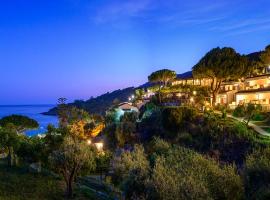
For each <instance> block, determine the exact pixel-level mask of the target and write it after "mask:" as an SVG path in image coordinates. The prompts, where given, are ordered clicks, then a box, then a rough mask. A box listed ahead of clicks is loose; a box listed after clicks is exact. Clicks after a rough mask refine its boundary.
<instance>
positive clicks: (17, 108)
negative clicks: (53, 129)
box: [0, 105, 58, 136]
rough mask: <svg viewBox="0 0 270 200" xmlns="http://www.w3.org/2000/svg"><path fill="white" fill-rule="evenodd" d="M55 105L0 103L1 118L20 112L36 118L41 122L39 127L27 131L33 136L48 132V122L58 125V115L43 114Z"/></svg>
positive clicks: (27, 133)
mask: <svg viewBox="0 0 270 200" xmlns="http://www.w3.org/2000/svg"><path fill="white" fill-rule="evenodd" d="M54 106H55V105H12V106H2V105H0V118H2V117H4V116H8V115H11V114H19V115H25V116H28V117H30V118H32V119H35V120H36V121H37V122H38V123H39V128H38V129H36V130H29V131H26V135H29V136H33V135H37V134H39V133H44V132H46V128H47V126H48V124H53V125H55V126H57V123H58V122H57V117H56V116H47V115H42V114H41V113H42V112H46V111H48V110H49V109H51V108H53V107H54Z"/></svg>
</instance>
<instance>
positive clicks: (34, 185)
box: [0, 159, 98, 200]
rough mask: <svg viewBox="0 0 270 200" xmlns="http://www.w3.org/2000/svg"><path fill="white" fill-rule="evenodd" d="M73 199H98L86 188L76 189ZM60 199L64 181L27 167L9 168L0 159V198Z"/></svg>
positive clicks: (4, 199)
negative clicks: (34, 171)
mask: <svg viewBox="0 0 270 200" xmlns="http://www.w3.org/2000/svg"><path fill="white" fill-rule="evenodd" d="M75 194H76V195H75V196H76V197H75V198H74V199H73V200H85V199H90V200H91V199H98V198H97V197H96V196H95V194H94V193H93V192H91V191H89V190H86V189H80V190H79V189H76V191H75ZM30 199H31V200H33V199H38V200H61V199H63V200H64V199H65V198H64V183H63V182H62V181H61V180H58V179H56V178H53V177H51V176H47V175H42V174H33V173H29V171H28V170H27V168H22V167H17V168H12V169H9V168H7V166H6V163H5V162H4V160H1V159H0V200H30Z"/></svg>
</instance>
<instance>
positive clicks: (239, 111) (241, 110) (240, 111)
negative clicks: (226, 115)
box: [233, 105, 245, 117]
mask: <svg viewBox="0 0 270 200" xmlns="http://www.w3.org/2000/svg"><path fill="white" fill-rule="evenodd" d="M233 116H234V117H244V116H245V106H244V105H238V106H237V107H236V108H235V109H234V111H233Z"/></svg>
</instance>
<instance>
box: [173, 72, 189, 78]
mask: <svg viewBox="0 0 270 200" xmlns="http://www.w3.org/2000/svg"><path fill="white" fill-rule="evenodd" d="M176 78H177V79H191V78H193V75H192V71H188V72H185V73H182V74H177V76H176Z"/></svg>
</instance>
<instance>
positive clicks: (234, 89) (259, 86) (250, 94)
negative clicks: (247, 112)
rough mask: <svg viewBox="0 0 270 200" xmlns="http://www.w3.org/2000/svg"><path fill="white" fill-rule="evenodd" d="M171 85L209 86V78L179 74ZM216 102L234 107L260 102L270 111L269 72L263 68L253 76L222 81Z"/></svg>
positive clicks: (188, 73)
mask: <svg viewBox="0 0 270 200" xmlns="http://www.w3.org/2000/svg"><path fill="white" fill-rule="evenodd" d="M172 85H195V86H209V87H210V85H211V80H210V79H206V78H205V79H195V78H193V76H192V73H191V72H187V73H184V74H180V75H178V76H177V79H176V80H175V81H173V82H172ZM216 103H217V104H221V105H227V106H229V107H230V108H235V107H236V106H237V105H239V104H247V103H254V104H260V105H262V107H263V110H265V111H270V73H268V71H267V70H265V74H262V75H258V76H253V77H249V78H245V79H241V80H239V81H229V82H223V83H222V84H221V88H220V91H219V94H218V95H217V102H216Z"/></svg>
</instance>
